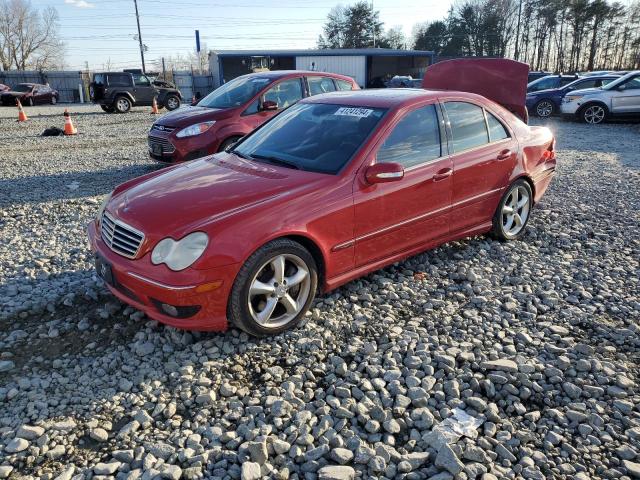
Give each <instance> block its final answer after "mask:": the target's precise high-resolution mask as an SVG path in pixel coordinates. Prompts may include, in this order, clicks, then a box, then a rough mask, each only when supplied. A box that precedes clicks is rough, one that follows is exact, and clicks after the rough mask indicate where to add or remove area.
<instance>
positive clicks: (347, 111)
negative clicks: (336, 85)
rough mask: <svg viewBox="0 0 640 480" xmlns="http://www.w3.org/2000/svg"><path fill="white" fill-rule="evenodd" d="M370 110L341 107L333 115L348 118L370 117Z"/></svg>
mask: <svg viewBox="0 0 640 480" xmlns="http://www.w3.org/2000/svg"><path fill="white" fill-rule="evenodd" d="M371 112H373V110H371V109H370V108H357V107H341V108H339V109H338V110H336V113H335V114H334V115H347V116H349V117H368V116H369V115H371Z"/></svg>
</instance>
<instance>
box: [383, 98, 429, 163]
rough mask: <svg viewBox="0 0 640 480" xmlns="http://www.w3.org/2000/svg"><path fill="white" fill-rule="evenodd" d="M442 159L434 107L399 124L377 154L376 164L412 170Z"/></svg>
mask: <svg viewBox="0 0 640 480" xmlns="http://www.w3.org/2000/svg"><path fill="white" fill-rule="evenodd" d="M440 156H441V146H440V127H439V126H438V115H437V114H436V108H435V106H434V105H427V106H425V107H420V108H418V109H416V110H413V111H412V112H409V113H408V114H406V115H405V116H404V118H403V119H402V120H400V122H398V124H397V125H396V126H395V127H394V129H393V131H392V132H391V133H390V134H389V136H388V137H387V139H386V140H385V141H384V143H383V144H382V146H381V147H380V149H379V150H378V154H377V156H376V160H377V162H378V163H389V162H397V163H399V164H401V165H402V166H403V167H404V168H410V167H413V166H415V165H420V164H421V163H425V162H428V161H429V160H433V159H435V158H438V157H440Z"/></svg>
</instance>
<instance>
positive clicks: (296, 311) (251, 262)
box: [227, 239, 318, 336]
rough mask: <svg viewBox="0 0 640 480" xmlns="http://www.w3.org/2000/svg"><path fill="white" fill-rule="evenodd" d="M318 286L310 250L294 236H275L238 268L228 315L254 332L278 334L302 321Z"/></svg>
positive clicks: (257, 334) (237, 323) (239, 326)
mask: <svg viewBox="0 0 640 480" xmlns="http://www.w3.org/2000/svg"><path fill="white" fill-rule="evenodd" d="M317 286H318V273H317V266H316V262H315V260H314V259H313V257H312V256H311V254H310V253H309V252H308V251H307V250H306V249H305V248H304V247H303V246H302V245H300V244H299V243H297V242H294V241H292V240H289V239H279V240H274V241H272V242H269V243H267V244H266V245H264V246H263V247H261V248H259V249H258V250H257V251H256V252H254V253H253V255H251V256H250V257H249V259H248V260H247V261H246V263H245V264H244V265H243V266H242V268H241V269H240V272H238V276H237V277H236V280H235V282H234V284H233V288H232V290H231V294H230V295H229V304H228V307H227V315H228V317H229V320H230V321H231V322H232V323H233V324H234V325H236V326H237V327H238V328H241V329H242V330H244V331H245V332H247V333H249V334H251V335H254V336H265V335H273V334H277V333H280V332H282V331H284V330H288V329H290V328H292V327H294V326H295V325H297V324H298V323H299V322H300V320H301V319H302V317H303V316H304V315H305V313H306V312H307V310H309V307H310V306H311V302H312V301H313V299H314V297H315V294H316V289H317Z"/></svg>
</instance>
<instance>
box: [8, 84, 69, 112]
mask: <svg viewBox="0 0 640 480" xmlns="http://www.w3.org/2000/svg"><path fill="white" fill-rule="evenodd" d="M58 98H59V94H58V91H57V90H54V89H53V88H51V87H49V86H48V85H40V84H37V83H20V84H18V85H16V86H15V87H14V88H12V89H11V90H8V91H6V92H3V93H2V94H1V95H0V102H1V103H2V105H9V106H15V105H16V101H17V100H20V103H21V104H22V105H29V106H33V105H42V104H51V105H55V104H56V103H58Z"/></svg>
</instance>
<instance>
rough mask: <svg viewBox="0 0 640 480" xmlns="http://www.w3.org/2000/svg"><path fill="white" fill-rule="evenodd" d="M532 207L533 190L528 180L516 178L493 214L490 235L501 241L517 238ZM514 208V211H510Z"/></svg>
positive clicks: (522, 230) (526, 221) (522, 232)
mask: <svg viewBox="0 0 640 480" xmlns="http://www.w3.org/2000/svg"><path fill="white" fill-rule="evenodd" d="M515 195H517V196H515ZM525 197H526V201H525ZM514 199H515V201H514ZM516 205H518V206H517V207H516ZM532 207H533V192H532V191H531V186H530V185H529V182H527V181H526V180H523V179H520V180H516V181H515V182H513V183H512V184H511V185H510V186H509V188H508V189H507V191H506V192H505V194H504V195H503V197H502V199H501V200H500V203H499V204H498V208H497V209H496V213H495V214H494V215H493V228H492V229H491V236H492V237H493V238H495V239H497V240H501V241H507V240H517V239H518V238H520V237H522V236H523V235H524V232H525V228H526V226H527V223H528V222H529V217H530V216H531V208H532ZM514 210H515V212H516V213H511V212H513V211H514Z"/></svg>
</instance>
